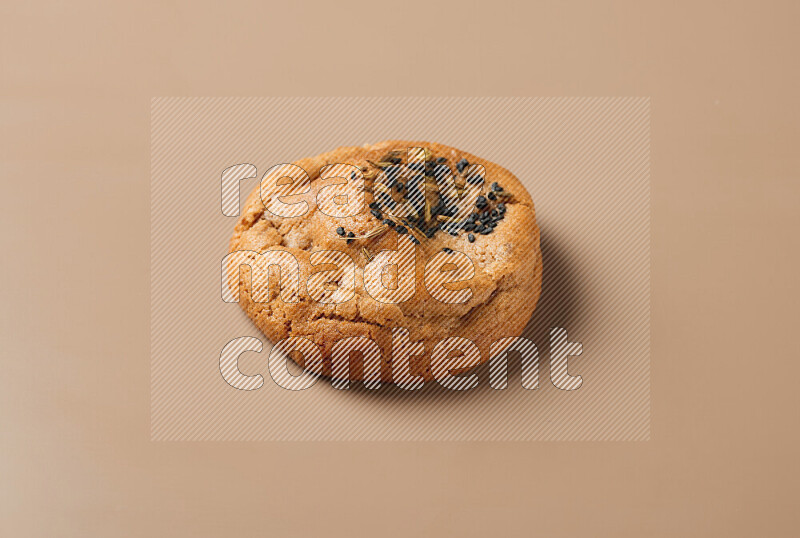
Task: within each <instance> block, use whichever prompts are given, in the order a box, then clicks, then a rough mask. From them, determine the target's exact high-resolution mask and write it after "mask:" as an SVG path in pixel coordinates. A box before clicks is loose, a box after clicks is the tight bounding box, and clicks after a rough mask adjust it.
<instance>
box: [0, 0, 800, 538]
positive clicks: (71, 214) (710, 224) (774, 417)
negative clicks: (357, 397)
mask: <svg viewBox="0 0 800 538" xmlns="http://www.w3.org/2000/svg"><path fill="white" fill-rule="evenodd" d="M520 9H521V8H520V7H519V6H517V5H516V4H515V5H505V4H503V3H502V2H492V3H490V4H489V5H487V6H485V7H483V6H480V5H478V4H463V3H459V4H456V3H453V4H450V5H449V6H448V7H437V6H435V5H433V4H432V3H430V2H423V3H419V4H418V5H414V4H405V5H398V4H392V5H390V6H388V7H387V8H386V9H382V8H378V7H377V6H376V5H375V4H374V3H363V4H360V5H359V4H358V3H347V2H339V3H331V4H328V5H327V7H321V6H317V7H312V6H307V5H289V4H288V3H284V4H279V5H275V6H267V5H265V4H263V3H253V5H249V6H245V5H238V6H237V5H232V4H230V3H228V4H226V5H225V6H220V7H206V6H203V5H201V4H200V3H198V2H171V3H164V2H160V3H157V4H156V3H153V4H152V5H147V4H145V3H136V4H131V5H130V6H128V7H120V6H118V7H113V8H111V7H108V6H106V4H105V3H103V2H95V3H86V2H72V3H69V4H63V5H62V4H61V3H50V2H38V3H35V4H32V3H23V2H6V3H4V4H3V5H2V7H0V20H2V32H0V39H1V40H2V42H1V43H2V46H0V55H2V56H1V58H2V78H1V79H0V80H1V81H2V116H0V117H2V125H3V130H2V135H1V136H2V143H1V144H0V148H2V149H0V151H2V177H3V187H4V189H3V194H4V196H3V202H2V209H3V213H2V214H3V219H4V221H3V223H4V226H3V227H2V230H3V232H2V246H3V250H4V252H5V253H6V256H4V258H3V265H2V271H3V272H2V276H3V278H4V281H5V282H6V286H5V288H4V291H3V301H2V305H3V306H2V352H3V366H4V371H3V376H2V378H0V379H2V381H0V534H3V535H10V536H158V535H171V536H223V535H225V536H234V535H236V536H244V535H271V536H304V535H305V536H307V535H309V534H311V533H317V534H322V533H327V534H331V535H337V534H339V535H345V534H347V535H360V534H366V533H370V534H379V533H380V534H386V535H393V536H403V535H408V536H413V535H419V536H441V535H459V536H486V535H520V536H522V535H526V536H528V535H531V534H536V533H538V534H542V535H548V536H574V535H577V534H580V533H582V534H584V535H594V536H675V535H681V536H753V535H767V536H791V535H794V534H795V533H796V528H797V526H798V523H800V522H799V521H798V518H799V516H798V515H797V514H798V511H797V506H796V505H797V498H798V472H797V465H796V462H795V457H796V454H797V449H798V446H797V445H798V437H797V434H796V432H795V431H794V429H795V428H796V422H797V409H798V398H797V396H796V387H795V385H796V380H795V377H796V375H797V374H798V368H799V367H798V363H797V360H796V357H797V355H798V345H797V343H796V342H795V340H794V338H793V334H794V332H796V323H797V317H798V316H797V310H796V304H797V291H798V289H797V288H798V284H797V277H796V267H795V264H796V263H797V262H798V255H797V252H796V244H797V239H796V237H795V235H794V234H795V231H796V230H797V229H798V225H800V213H798V211H797V199H798V194H799V193H798V190H799V189H798V168H799V167H798V165H799V164H800V163H798V160H799V159H800V157H798V152H797V147H798V132H797V126H798V120H799V119H800V118H798V107H797V102H796V97H797V95H798V94H799V93H800V91H799V90H800V88H799V87H798V78H797V74H796V69H795V66H796V60H797V49H798V38H797V32H796V29H795V25H796V21H797V20H798V15H800V13H799V12H798V8H797V7H796V5H795V4H794V3H792V2H758V3H756V2H751V3H742V2H719V3H713V2H702V3H697V2H678V3H676V2H663V3H658V4H652V3H645V2H640V1H639V2H614V3H608V2H603V3H600V2H581V3H575V2H548V3H547V4H546V5H542V4H536V5H531V6H529V7H527V8H524V11H520ZM392 69H397V70H399V71H400V72H402V73H404V74H406V75H407V74H408V73H410V72H411V70H412V69H413V70H415V71H416V72H417V73H418V74H419V77H411V76H397V77H395V76H389V75H387V73H389V72H391V70H392ZM203 94H205V95H322V94H333V95H362V94H371V95H644V96H651V98H652V101H651V113H652V116H651V117H652V131H651V133H652V201H653V220H652V234H653V235H652V245H653V249H652V305H653V310H652V321H653V333H652V352H653V355H652V357H653V358H652V430H651V436H652V440H651V441H648V442H638V443H473V444H470V443H397V444H391V443H238V444H237V443H161V442H151V441H150V440H149V414H148V410H149V361H148V356H149V353H148V324H147V320H148V256H147V251H148V218H147V215H148V172H149V165H148V129H149V126H148V109H149V103H150V97H151V96H154V95H203Z"/></svg>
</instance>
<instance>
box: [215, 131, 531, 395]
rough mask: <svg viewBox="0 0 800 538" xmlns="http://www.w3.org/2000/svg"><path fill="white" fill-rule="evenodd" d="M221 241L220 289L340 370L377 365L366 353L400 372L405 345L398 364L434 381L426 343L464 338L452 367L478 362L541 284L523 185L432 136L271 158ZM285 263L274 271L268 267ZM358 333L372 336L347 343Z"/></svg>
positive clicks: (525, 311) (350, 373)
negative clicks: (273, 162) (223, 269)
mask: <svg viewBox="0 0 800 538" xmlns="http://www.w3.org/2000/svg"><path fill="white" fill-rule="evenodd" d="M287 176H290V177H287ZM230 253H238V254H236V256H233V255H229V256H228V257H227V258H226V259H227V260H228V273H227V274H228V275H229V282H228V283H229V286H230V289H231V290H232V293H233V294H234V296H236V294H237V293H238V300H239V303H240V305H241V307H242V308H243V309H244V311H245V312H246V313H247V315H248V316H249V317H250V318H251V319H252V320H253V322H254V323H255V324H256V325H257V326H258V328H259V329H260V330H261V331H262V332H263V333H264V334H265V335H266V337H267V338H268V339H269V340H270V341H272V342H273V343H278V342H280V341H282V340H284V339H286V338H290V337H302V338H305V339H307V340H309V341H311V342H313V343H314V344H316V346H318V349H319V350H320V352H321V360H315V361H313V363H312V361H310V360H306V358H307V357H305V356H304V357H301V356H300V354H298V353H292V354H290V356H291V357H292V358H293V359H295V360H296V361H298V363H299V364H300V365H301V366H305V367H306V368H307V369H308V370H311V371H315V372H316V373H320V374H322V375H326V376H333V377H337V378H347V379H350V380H364V379H365V377H367V374H368V373H369V374H370V376H371V377H369V379H374V378H375V376H377V373H376V370H373V369H368V368H366V367H365V366H364V365H365V363H366V364H369V365H371V366H370V368H377V371H379V373H380V379H381V380H382V381H384V382H393V381H394V382H398V376H399V374H398V371H399V370H398V365H399V361H400V359H401V356H402V358H403V360H405V361H407V363H405V364H404V365H403V366H404V367H405V368H407V373H410V375H412V376H417V378H418V379H422V380H425V381H427V380H431V379H433V378H434V377H438V375H437V371H436V364H440V363H437V362H436V360H434V361H432V360H431V358H432V356H434V358H436V357H438V358H439V359H442V358H443V357H444V355H448V353H447V350H448V349H449V348H448V345H451V346H452V345H455V344H458V343H459V342H462V343H463V340H466V339H468V340H470V341H471V342H472V343H474V347H473V346H472V345H471V344H469V349H471V350H477V351H478V352H479V354H478V353H471V354H469V355H470V356H469V357H467V355H468V353H467V352H466V351H465V352H464V353H463V354H462V357H461V360H462V362H458V361H457V360H456V362H453V363H452V364H451V366H452V365H455V368H452V369H451V372H454V373H458V372H461V371H466V370H467V369H469V368H471V367H474V366H477V365H478V364H481V363H483V362H486V361H487V360H489V358H490V348H491V345H492V342H495V341H498V340H500V339H501V338H505V337H514V336H519V335H520V334H521V333H522V330H523V329H524V327H525V326H526V324H527V322H528V320H529V319H530V317H531V315H532V314H533V311H534V308H535V306H536V303H537V301H538V299H539V295H540V293H541V282H542V257H541V250H540V245H539V228H538V226H537V224H536V216H535V212H534V206H533V202H532V200H531V197H530V195H529V194H528V192H527V191H526V190H525V188H524V187H523V186H522V184H521V183H520V182H519V180H518V179H517V178H516V177H515V176H514V175H513V174H512V173H511V172H509V171H508V170H506V169H505V168H502V167H501V166H499V165H497V164H494V163H492V162H490V161H488V160H485V159H482V158H480V157H477V156H475V155H472V154H469V153H466V152H464V151H460V150H457V149H455V148H452V147H449V146H445V145H442V144H437V143H430V142H418V141H399V140H392V141H386V142H381V143H378V144H374V145H365V146H361V147H341V148H339V149H336V150H333V151H331V152H328V153H324V154H322V155H318V156H316V157H310V158H306V159H301V160H299V161H297V162H295V163H292V164H291V165H283V166H279V167H274V168H273V169H271V170H270V171H269V172H267V173H266V174H265V176H264V178H263V179H262V181H261V184H260V185H259V186H258V187H256V189H255V190H254V191H253V192H252V193H251V194H250V196H249V198H248V199H247V202H246V203H245V205H244V207H243V210H242V214H241V216H240V218H239V220H238V223H237V224H236V227H235V230H234V232H233V237H232V238H231V240H230ZM262 257H264V258H265V259H267V261H264V260H262V259H261V258H262ZM292 260H296V263H295V262H294V261H292ZM390 262H394V263H390ZM283 263H285V265H280V268H281V269H280V275H278V274H277V273H278V271H277V270H276V268H275V267H271V268H270V267H269V265H273V266H274V265H278V264H283ZM245 265H248V266H249V267H250V269H249V271H248V268H247V267H245ZM278 277H280V282H279V278H278ZM451 281H452V282H451ZM353 337H361V340H357V339H354V338H353ZM367 339H368V340H371V341H373V342H374V343H375V344H376V345H377V347H374V346H372V347H370V346H366V347H363V348H360V349H361V351H362V352H363V353H359V352H358V349H357V350H356V352H355V353H349V354H348V352H349V351H350V350H352V348H353V347H354V346H353V345H352V344H353V343H354V342H356V343H357V342H366V340H367ZM295 341H299V340H295ZM342 342H349V343H350V344H351V345H349V347H348V345H346V344H342ZM404 342H405V345H403V343H404ZM443 342H446V343H443ZM337 343H338V346H337ZM398 345H400V348H398ZM437 346H438V347H437ZM356 347H357V346H356ZM461 349H462V350H466V349H467V348H466V347H465V348H461ZM404 352H410V353H404ZM370 353H371V354H370ZM457 354H458V353H457V352H451V353H449V355H457ZM368 356H369V357H370V358H371V359H373V360H374V361H377V362H369V363H368V362H367V361H365V360H364V359H365V358H366V357H368ZM343 357H344V358H343ZM334 359H335V360H334ZM336 360H340V361H341V360H344V361H345V363H346V364H345V365H344V366H343V367H342V366H341V365H339V366H337V364H339V363H337V362H336ZM432 364H433V366H434V367H433V368H432ZM393 372H394V375H393Z"/></svg>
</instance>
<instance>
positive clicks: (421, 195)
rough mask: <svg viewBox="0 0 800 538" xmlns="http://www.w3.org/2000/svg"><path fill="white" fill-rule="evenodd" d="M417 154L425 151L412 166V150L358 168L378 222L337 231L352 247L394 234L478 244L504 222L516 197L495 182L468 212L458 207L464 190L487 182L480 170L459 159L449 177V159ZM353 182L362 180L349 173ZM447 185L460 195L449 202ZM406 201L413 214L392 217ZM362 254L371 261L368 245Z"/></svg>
mask: <svg viewBox="0 0 800 538" xmlns="http://www.w3.org/2000/svg"><path fill="white" fill-rule="evenodd" d="M415 149H421V150H422V151H421V152H419V155H420V156H421V157H422V159H420V160H414V161H413V162H408V161H407V155H408V153H409V151H410V150H406V149H395V150H391V151H389V152H387V153H386V154H385V155H383V156H382V158H381V159H380V160H379V161H372V160H369V159H367V160H366V164H365V165H363V166H362V167H361V168H360V170H361V172H362V174H363V178H364V180H365V190H366V191H367V193H368V194H369V195H370V196H371V201H370V202H369V204H368V208H369V214H370V215H371V216H372V217H374V219H375V227H374V228H372V229H370V230H369V231H367V232H366V233H364V234H363V235H357V234H355V233H354V232H353V231H348V230H347V229H346V228H345V227H343V226H338V227H337V228H336V230H335V231H336V234H337V235H338V236H339V237H340V238H341V239H342V240H344V241H346V243H347V244H348V245H349V244H352V243H354V242H355V241H358V240H364V241H366V240H369V239H373V238H376V237H379V236H381V235H382V234H384V233H386V232H388V231H390V230H393V231H394V232H395V233H397V234H398V235H408V238H409V240H410V241H411V242H412V243H414V244H417V245H419V244H421V243H422V242H423V241H425V239H432V238H434V237H435V236H436V234H437V233H446V234H449V235H452V236H456V237H457V236H459V235H463V234H466V236H465V237H466V240H467V241H469V242H470V243H474V242H475V240H476V238H477V237H478V236H480V235H490V234H491V233H492V232H493V231H494V229H495V227H497V225H498V224H499V223H500V222H501V221H502V220H503V219H504V218H505V215H506V201H509V200H510V199H512V195H511V194H510V193H509V192H508V191H506V190H505V189H503V187H502V185H500V184H498V183H497V182H496V181H494V182H492V183H491V185H490V186H489V189H488V193H487V194H486V195H483V194H481V195H479V196H478V197H477V198H476V199H475V202H474V206H473V207H472V208H471V210H470V211H468V212H466V213H465V212H464V211H463V209H462V208H460V207H459V206H460V204H461V203H462V201H461V200H460V199H458V198H460V194H461V193H462V192H463V191H464V188H465V186H466V185H473V186H482V185H483V183H484V181H485V177H484V175H483V174H482V173H481V171H480V169H473V167H471V166H470V162H469V161H468V160H467V159H466V158H464V157H461V158H458V159H457V160H456V162H455V171H456V174H455V176H454V177H452V178H451V174H452V171H453V168H452V167H451V163H450V162H449V159H448V158H447V157H445V156H438V157H437V156H435V155H434V154H433V152H432V151H431V150H430V149H428V148H415ZM350 179H351V180H357V179H359V177H358V174H357V173H356V172H351V175H350ZM379 179H382V180H383V181H380V182H379V181H378V180H379ZM448 180H452V181H453V182H454V184H455V189H456V192H455V193H456V194H457V196H454V197H449V196H447V195H446V194H445V193H443V192H442V190H441V188H440V185H441V182H443V181H448ZM403 202H407V203H409V204H410V206H411V207H412V208H413V210H414V211H413V212H412V214H410V215H408V216H401V217H394V216H393V215H392V212H393V210H394V209H395V208H396V207H397V206H398V205H399V204H401V203H403ZM445 250H450V249H445ZM362 253H364V256H365V258H367V259H368V260H369V259H370V257H371V254H370V253H369V250H367V249H366V246H364V247H362Z"/></svg>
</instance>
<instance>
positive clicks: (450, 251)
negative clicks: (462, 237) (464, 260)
mask: <svg viewBox="0 0 800 538" xmlns="http://www.w3.org/2000/svg"><path fill="white" fill-rule="evenodd" d="M442 250H443V251H444V253H445V254H452V253H453V249H451V248H447V247H444V248H443V249H442Z"/></svg>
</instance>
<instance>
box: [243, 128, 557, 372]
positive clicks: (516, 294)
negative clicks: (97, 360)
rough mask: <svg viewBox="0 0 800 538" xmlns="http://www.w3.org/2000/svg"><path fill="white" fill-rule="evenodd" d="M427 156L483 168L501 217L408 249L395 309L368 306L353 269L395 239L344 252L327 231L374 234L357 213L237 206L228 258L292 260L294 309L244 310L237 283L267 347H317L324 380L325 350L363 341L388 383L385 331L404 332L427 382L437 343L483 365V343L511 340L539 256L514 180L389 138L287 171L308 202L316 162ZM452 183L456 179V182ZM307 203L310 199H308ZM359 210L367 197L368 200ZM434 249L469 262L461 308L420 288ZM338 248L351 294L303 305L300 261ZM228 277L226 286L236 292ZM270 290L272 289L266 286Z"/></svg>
mask: <svg viewBox="0 0 800 538" xmlns="http://www.w3.org/2000/svg"><path fill="white" fill-rule="evenodd" d="M412 147H422V148H428V149H429V150H430V151H431V153H432V158H433V159H435V158H437V157H445V158H447V159H448V160H449V162H448V164H449V165H450V166H451V168H453V171H454V172H455V164H456V163H457V162H458V161H459V160H460V159H462V158H466V159H467V160H468V161H469V163H471V164H480V165H483V166H484V167H485V171H486V182H485V190H488V189H489V188H490V187H489V185H490V184H491V183H492V182H497V183H499V184H500V185H501V186H502V187H503V190H504V192H506V193H510V195H511V196H510V197H509V198H505V199H504V200H503V201H504V203H505V205H506V213H505V219H503V220H502V221H501V222H498V223H497V225H496V228H495V229H494V231H493V233H491V234H490V235H479V234H475V241H474V242H473V243H470V242H469V241H468V240H467V233H466V232H463V231H462V232H460V233H459V235H458V236H455V237H454V236H451V235H449V234H446V233H443V232H439V233H436V234H435V235H434V237H432V238H430V239H425V240H424V242H423V244H422V245H420V246H419V247H418V248H417V253H418V254H417V267H416V270H417V272H416V274H417V279H416V291H415V293H414V295H413V297H412V298H411V299H410V300H408V301H405V302H402V303H399V304H384V303H380V302H378V301H376V300H374V299H373V298H372V297H371V296H370V295H369V294H368V293H367V292H366V291H365V290H364V287H363V267H364V265H365V264H366V260H365V259H364V257H363V255H362V253H361V247H362V246H364V245H368V247H369V250H370V251H371V252H379V251H381V250H384V249H395V248H397V241H398V237H399V235H398V234H396V233H385V234H383V235H381V236H380V237H377V238H374V239H370V240H365V241H361V240H359V241H354V242H353V243H352V244H347V242H346V241H342V240H341V239H339V238H338V236H337V234H336V233H335V229H336V228H337V227H338V226H342V227H344V228H345V229H346V230H352V231H354V232H355V233H356V235H361V234H363V233H365V232H367V231H369V230H370V229H374V228H375V226H376V225H377V224H379V221H377V219H375V217H374V216H372V215H371V214H370V210H369V209H368V208H365V209H364V210H363V211H362V212H360V213H359V214H357V215H355V216H353V217H347V218H338V219H337V218H333V217H331V216H328V215H325V214H324V213H323V212H322V211H319V210H318V209H317V208H316V206H315V205H313V204H312V205H311V207H310V209H309V211H308V212H307V213H306V214H305V215H304V216H302V217H295V218H280V217H274V216H271V215H270V214H269V213H267V214H266V215H265V211H264V205H263V203H262V201H261V197H260V193H259V189H258V188H256V189H255V190H254V191H253V192H252V193H251V194H250V196H249V198H248V199H247V202H246V203H245V206H244V209H243V212H242V215H241V217H240V219H239V221H238V223H237V225H236V228H235V230H234V233H233V236H232V238H231V241H230V251H231V252H234V251H242V250H249V251H254V252H259V253H260V252H265V251H267V250H275V249H280V250H285V251H287V252H290V253H291V254H293V255H294V256H295V257H296V258H297V259H298V261H299V262H300V282H301V289H300V294H299V301H298V302H296V303H286V302H282V301H281V300H280V298H278V297H277V291H276V290H271V291H270V294H271V295H270V300H269V301H267V302H262V303H257V302H254V301H253V300H252V298H251V295H250V290H249V288H248V283H247V281H246V279H245V278H242V279H241V281H240V282H238V284H239V286H240V289H241V291H242V293H241V300H240V304H241V306H242V308H243V309H244V310H245V312H246V313H247V314H248V316H249V317H250V318H251V319H253V321H254V323H255V324H256V325H257V326H258V327H259V329H261V331H262V332H263V333H264V334H265V335H266V336H267V338H269V340H271V341H272V342H278V341H279V340H281V339H283V338H286V337H289V336H304V337H306V338H308V339H310V340H312V341H313V342H315V343H316V344H317V345H319V346H320V348H321V350H322V352H323V357H324V369H323V372H322V373H323V374H325V375H330V373H331V370H330V355H331V348H332V346H333V345H334V344H335V343H336V341H338V340H339V339H341V338H345V337H348V336H366V337H369V338H371V339H373V340H374V341H375V342H377V343H378V345H379V346H380V348H381V350H382V368H381V378H382V380H384V381H392V370H391V355H390V354H391V328H392V327H404V328H406V329H408V330H409V332H410V337H411V339H412V341H420V340H421V341H424V344H425V355H424V356H420V357H415V358H412V360H411V369H412V372H413V373H414V374H417V375H423V376H424V377H425V379H426V380H429V379H431V377H432V374H431V372H430V368H429V357H430V353H431V350H432V349H433V346H435V344H436V343H438V342H439V341H441V340H443V339H445V338H448V337H451V336H459V337H463V338H469V339H471V340H472V341H473V342H475V343H476V344H477V345H478V348H479V349H480V351H481V361H482V362H485V361H487V360H488V359H489V346H490V344H491V343H492V342H493V341H495V340H497V339H499V338H502V337H508V336H519V335H520V334H521V333H522V330H523V329H524V327H525V325H526V324H527V322H528V320H529V319H530V316H531V314H532V313H533V310H534V308H535V306H536V302H537V301H538V299H539V295H540V292H541V281H542V258H541V250H540V246H539V228H538V226H537V224H536V218H535V212H534V206H533V202H532V200H531V197H530V195H529V194H528V192H527V191H526V190H525V188H524V187H523V186H522V184H521V183H520V182H519V180H518V179H517V178H516V177H515V176H514V175H513V174H512V173H511V172H509V171H508V170H506V169H505V168H503V167H501V166H499V165H497V164H495V163H492V162H490V161H487V160H485V159H481V158H480V157H478V156H476V155H472V154H469V153H466V152H463V151H460V150H457V149H455V148H452V147H449V146H445V145H442V144H437V143H431V142H424V141H401V140H390V141H385V142H380V143H378V144H374V145H367V146H358V147H340V148H338V149H336V150H333V151H330V152H328V153H323V154H321V155H318V156H316V157H309V158H306V159H301V160H299V161H297V162H295V163H294V164H295V165H297V166H300V167H301V168H303V169H304V170H306V171H307V172H308V174H309V175H310V176H311V179H312V184H311V185H312V192H311V195H312V196H315V193H316V192H317V190H318V189H319V187H320V185H322V184H323V183H325V180H321V179H319V171H320V168H321V167H322V166H324V165H326V164H332V163H347V164H354V165H356V166H358V167H363V168H364V169H368V168H369V167H370V166H371V165H370V164H369V161H372V162H373V163H374V162H378V161H380V160H381V158H382V157H383V156H385V155H386V154H387V152H389V151H390V150H405V149H406V148H412ZM457 181H459V180H458V179H457ZM312 199H313V198H312ZM367 201H368V203H369V202H370V201H372V198H371V197H370V198H368V200H367ZM444 248H450V249H453V250H457V251H461V252H464V253H465V254H466V255H467V256H469V258H470V259H471V260H472V261H473V262H474V264H475V276H474V278H473V279H472V280H471V281H470V282H469V286H470V288H471V289H472V291H473V294H472V298H471V299H470V300H469V301H467V302H466V303H464V304H457V305H454V304H443V303H440V302H439V301H437V300H436V299H434V298H433V297H431V296H430V295H429V294H428V292H427V290H426V288H425V286H424V285H423V284H422V282H423V270H424V267H425V262H426V261H427V259H429V258H430V257H431V256H432V255H434V254H436V253H438V252H440V251H442V249H444ZM321 250H342V251H345V252H347V253H349V254H350V256H351V257H352V258H353V260H354V261H355V262H356V295H355V297H354V298H353V299H351V300H349V301H347V302H345V303H341V304H321V303H317V302H315V301H313V300H312V299H311V298H310V297H309V295H308V294H307V292H306V290H305V288H304V286H303V285H302V283H305V282H306V281H307V279H308V277H309V275H310V273H311V272H312V271H311V264H310V262H309V256H310V254H311V253H312V252H314V251H321ZM235 280H236V279H233V280H232V281H231V284H232V286H234V285H235V284H237V282H236V281H235ZM270 287H271V288H272V285H270ZM363 375H364V374H363V368H362V364H361V361H360V360H351V363H350V379H353V380H360V379H363Z"/></svg>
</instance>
